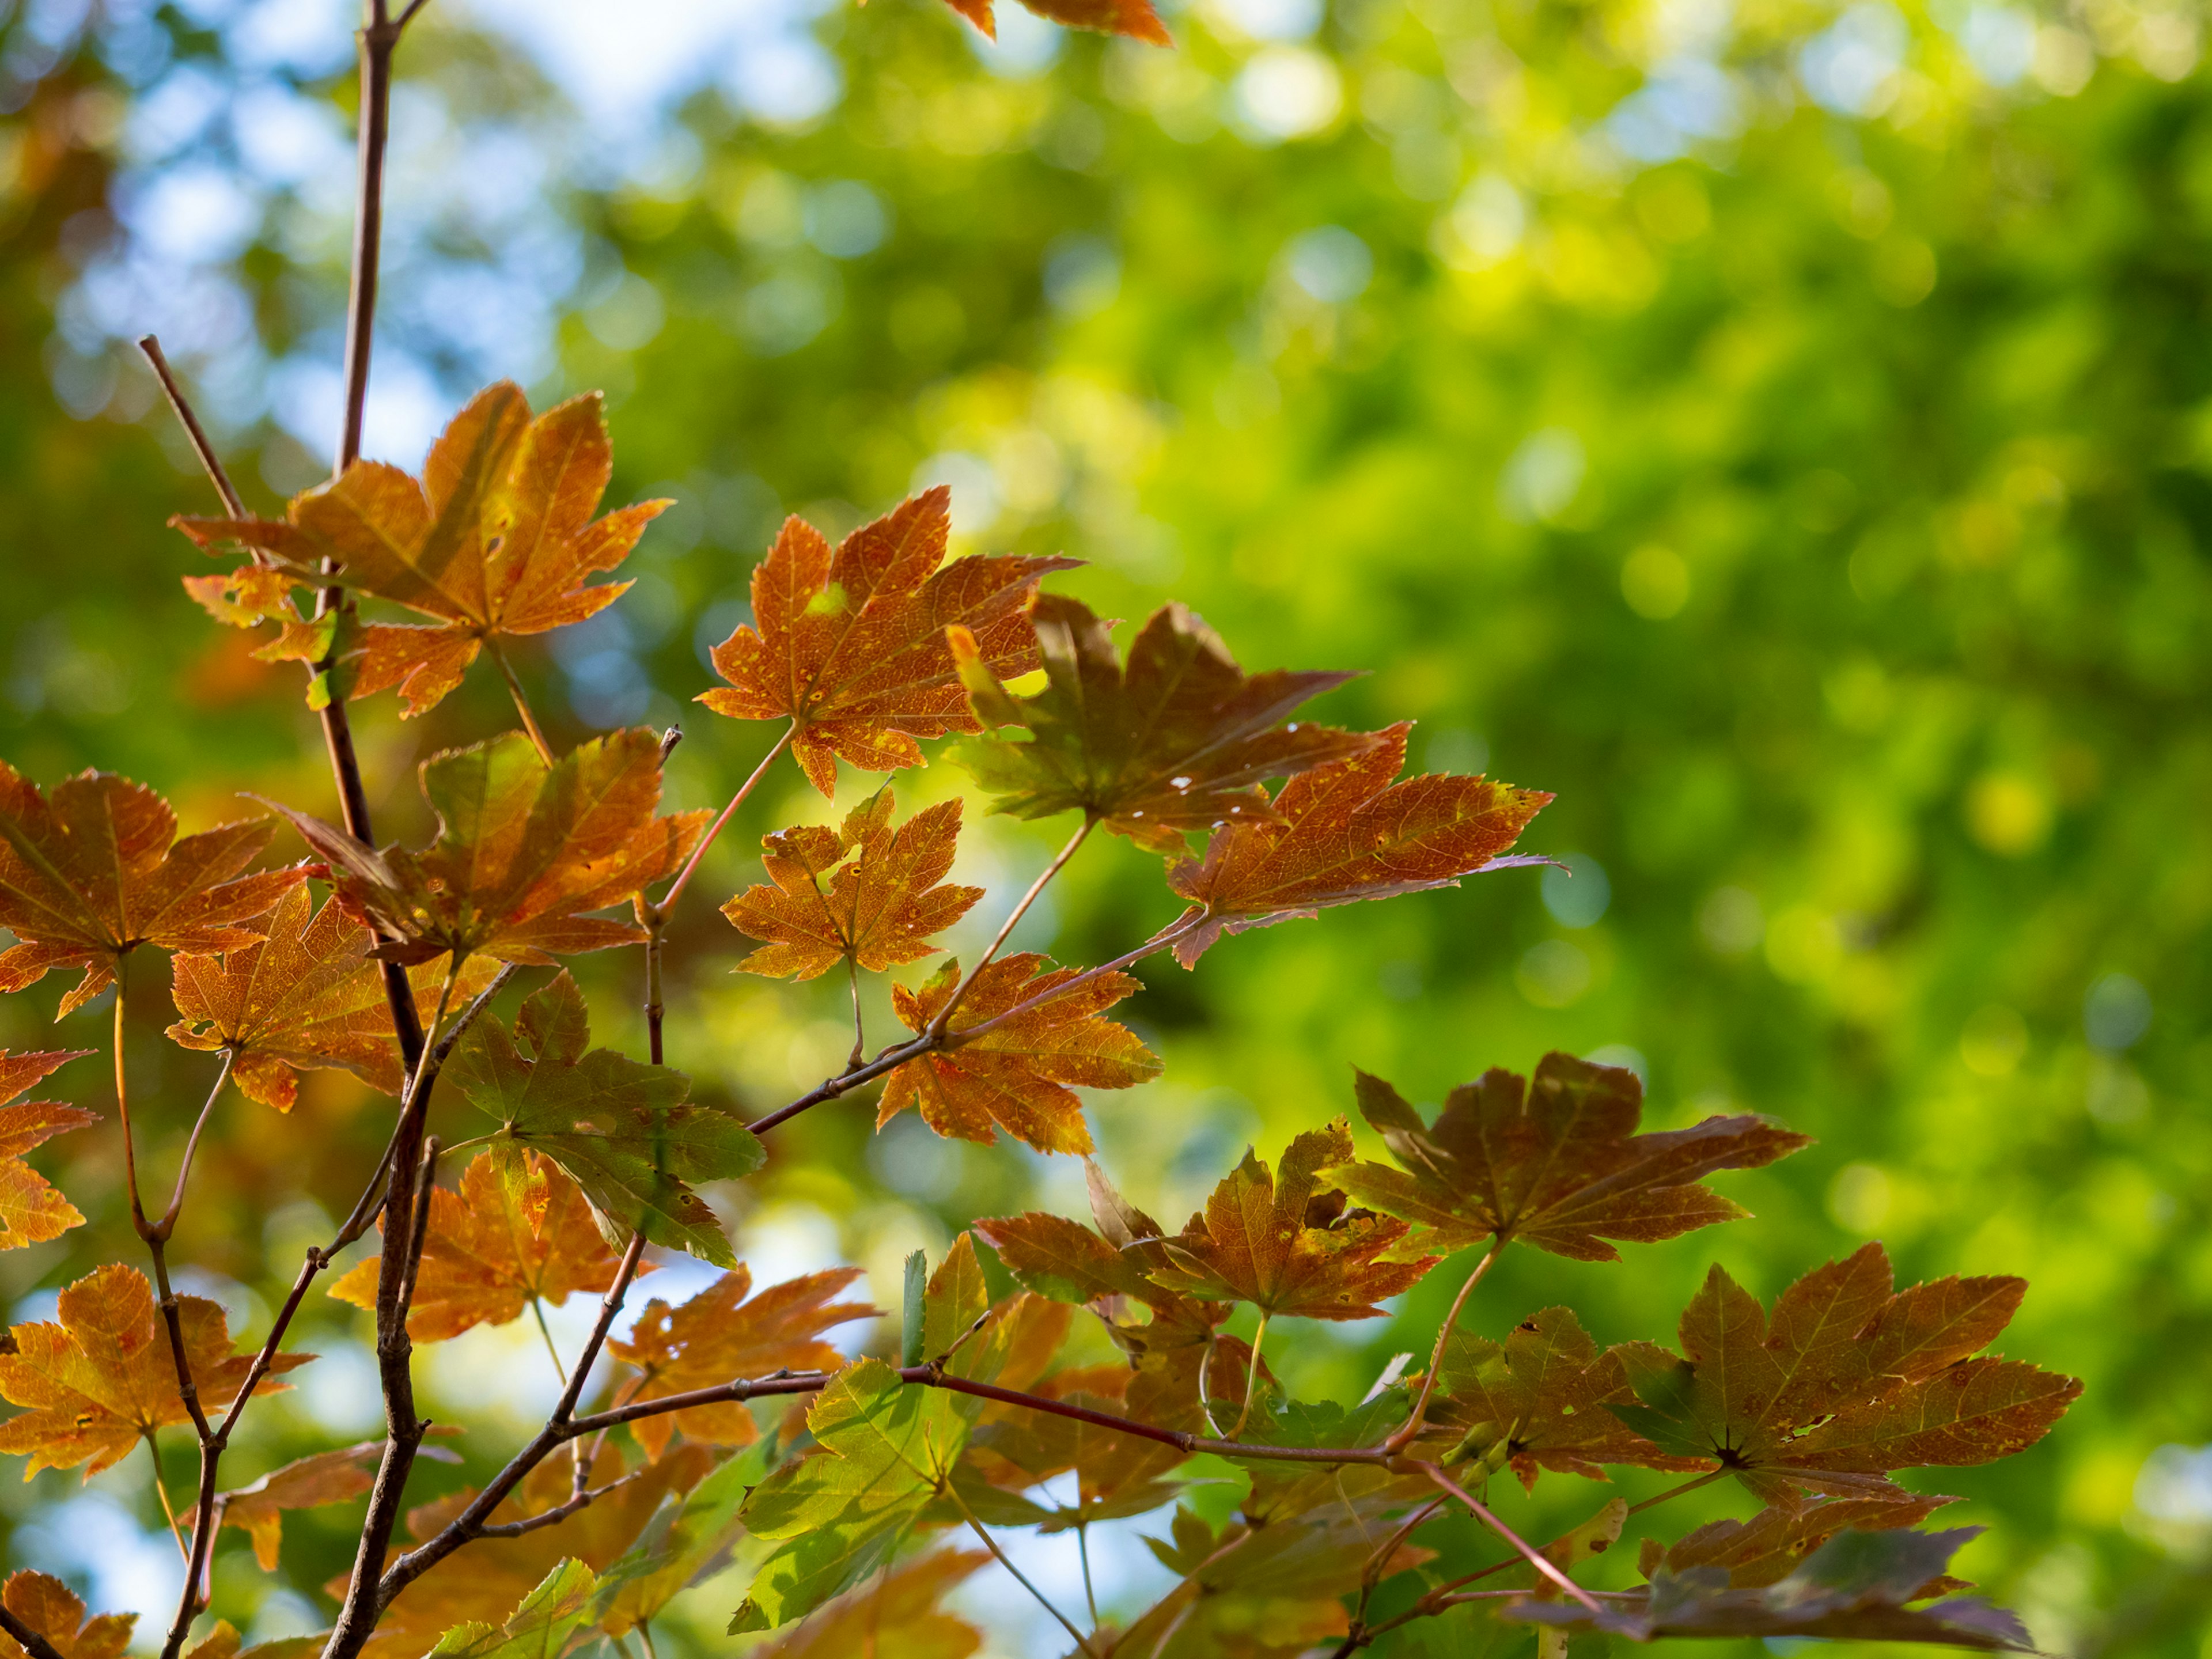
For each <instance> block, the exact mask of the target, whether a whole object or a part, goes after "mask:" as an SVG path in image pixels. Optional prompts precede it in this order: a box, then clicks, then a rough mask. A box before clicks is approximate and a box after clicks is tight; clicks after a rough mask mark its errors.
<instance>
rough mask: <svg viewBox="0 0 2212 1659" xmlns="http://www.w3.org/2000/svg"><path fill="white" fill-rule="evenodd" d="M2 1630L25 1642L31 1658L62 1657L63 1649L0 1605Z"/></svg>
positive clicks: (25, 1650) (24, 1644)
mask: <svg viewBox="0 0 2212 1659" xmlns="http://www.w3.org/2000/svg"><path fill="white" fill-rule="evenodd" d="M0 1630H4V1631H6V1632H8V1634H9V1635H10V1636H12V1637H14V1638H15V1639H16V1640H17V1641H18V1642H20V1643H21V1644H23V1651H24V1652H26V1653H27V1654H29V1655H30V1656H31V1659H62V1651H61V1650H60V1649H59V1648H58V1647H56V1646H55V1645H54V1644H52V1642H49V1641H48V1640H46V1638H45V1637H43V1636H41V1635H40V1634H39V1632H36V1631H34V1630H33V1629H32V1628H31V1627H30V1626H28V1625H27V1624H25V1623H24V1622H23V1621H22V1620H21V1619H18V1618H17V1617H16V1616H15V1613H12V1612H10V1611H9V1609H8V1608H6V1607H0Z"/></svg>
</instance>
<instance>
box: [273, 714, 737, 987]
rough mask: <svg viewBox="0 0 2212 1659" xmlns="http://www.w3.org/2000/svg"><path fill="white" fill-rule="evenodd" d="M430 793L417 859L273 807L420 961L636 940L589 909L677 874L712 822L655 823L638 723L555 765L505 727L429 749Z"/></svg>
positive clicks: (356, 906) (654, 791) (647, 750)
mask: <svg viewBox="0 0 2212 1659" xmlns="http://www.w3.org/2000/svg"><path fill="white" fill-rule="evenodd" d="M422 794H423V798H424V799H427V800H428V802H429V803H430V807H431V810H432V811H435V813H436V814H437V815H438V837H437V839H436V841H435V842H432V843H431V845H430V846H429V847H428V848H424V849H423V850H422V851H421V852H419V853H416V852H409V851H407V850H405V849H404V848H399V847H396V846H395V847H387V848H385V849H384V850H383V851H382V852H380V853H379V852H373V851H371V850H370V849H369V848H367V847H364V846H363V845H362V843H361V842H357V841H356V840H355V839H354V838H353V837H352V836H349V835H348V834H346V832H345V831H344V830H343V829H337V828H335V827H334V826H332V825H331V824H327V823H323V822H322V820H320V819H319V818H312V817H308V816H307V814H305V813H304V812H295V811H293V810H292V809H291V808H289V807H288V806H283V805H278V806H277V808H276V810H277V811H281V812H283V814H284V816H285V817H288V818H289V819H290V820H291V821H292V823H293V825H294V827H295V828H296V829H298V830H299V831H300V833H301V836H304V837H305V838H306V840H307V844H308V846H310V847H312V848H313V849H314V850H315V851H316V852H317V853H318V854H320V855H321V856H322V857H323V858H324V859H325V860H327V861H328V863H329V866H330V873H331V881H332V883H333V884H335V885H336V886H337V891H338V896H339V897H341V898H343V900H344V901H345V902H346V905H347V907H348V908H349V909H350V910H352V911H353V912H355V913H356V915H359V916H361V917H362V919H364V920H365V921H368V923H369V924H370V925H371V926H373V927H375V928H377V929H378V930H379V931H380V932H381V933H385V934H386V935H388V936H389V937H391V938H393V939H401V940H404V941H406V943H407V946H408V955H409V957H410V959H412V960H417V961H427V960H429V959H430V958H432V957H442V956H448V955H452V956H459V957H469V956H473V955H478V954H481V955H483V956H488V957H498V958H500V959H501V960H502V961H506V962H520V963H550V962H551V961H552V960H553V957H554V955H555V954H556V953H560V954H568V953H570V952H574V951H599V950H604V949H605V948H606V947H607V946H609V945H628V944H631V943H634V942H635V941H636V940H639V939H643V938H644V937H645V933H644V931H643V930H642V929H641V928H638V927H633V926H632V925H631V924H629V923H628V922H622V921H608V920H605V919H603V918H598V917H593V916H590V915H586V914H585V913H586V912H587V911H592V910H603V909H605V908H607V907H608V906H609V905H611V904H619V903H621V902H623V901H624V900H625V899H629V898H630V897H632V896H635V894H636V893H637V892H638V891H639V890H641V888H643V887H644V886H645V885H646V884H647V883H649V882H652V881H655V880H657V879H659V878H660V877H662V876H664V875H666V874H668V873H669V872H671V871H672V870H674V869H675V868H676V866H678V864H679V863H681V862H682V861H683V860H684V857H685V856H686V855H687V854H689V853H690V850H691V848H692V847H693V845H694V844H695V843H696V842H697V841H698V839H699V835H700V832H701V830H702V829H704V828H705V827H706V821H707V818H708V816H709V815H708V813H705V812H674V813H671V814H669V815H668V816H667V817H655V816H654V815H653V814H654V811H655V809H656V808H657V807H658V806H659V803H660V739H659V738H657V737H655V736H654V735H653V733H652V732H647V731H646V730H644V729H643V728H642V727H633V728H632V729H630V730H629V731H626V732H611V733H609V734H608V735H607V736H605V737H604V738H593V739H592V741H591V742H589V743H586V744H582V745H580V747H578V748H577V749H575V750H573V751H571V752H570V753H568V754H567V755H565V756H563V757H562V758H561V759H560V760H558V761H557V762H556V763H554V764H553V765H551V766H550V767H549V766H548V765H546V764H545V763H544V760H542V759H541V758H539V757H538V750H537V749H536V748H535V747H534V746H533V745H532V744H531V742H530V741H529V739H528V738H525V737H523V736H521V735H520V733H517V732H508V733H507V735H505V736H504V737H499V738H493V739H492V740H491V741H490V742H489V743H480V744H476V745H475V746H474V747H472V748H469V749H456V750H448V751H447V752H446V753H445V754H442V755H434V756H433V757H431V758H429V759H428V760H427V761H425V762H423V763H422ZM271 805H276V803H273V802H272V803H271ZM380 954H383V955H387V956H388V955H391V954H392V951H389V950H386V951H380Z"/></svg>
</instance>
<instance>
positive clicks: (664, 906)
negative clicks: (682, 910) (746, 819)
mask: <svg viewBox="0 0 2212 1659" xmlns="http://www.w3.org/2000/svg"><path fill="white" fill-rule="evenodd" d="M798 732H799V722H798V721H796V720H793V722H792V723H791V724H790V725H789V726H786V727H785V728H784V731H783V735H782V736H781V737H780V738H777V739H776V740H775V748H773V749H771V750H769V751H768V753H767V754H765V755H763V756H762V757H761V763H760V764H759V765H758V766H756V767H755V768H753V770H752V775H751V776H750V777H749V778H747V779H746V780H745V781H744V782H743V783H741V784H739V785H738V793H736V794H734V795H732V796H731V797H730V804H729V805H727V806H725V807H724V808H723V809H722V810H721V811H720V812H719V813H717V814H716V815H715V817H714V822H713V823H710V824H708V826H707V833H706V834H705V835H703V836H700V837H699V844H698V845H697V846H696V847H695V848H692V849H691V856H690V858H688V859H686V860H684V867H683V868H682V869H680V870H678V872H676V879H675V880H673V881H671V882H670V883H669V884H668V890H667V891H666V892H665V893H663V894H662V895H661V896H660V899H659V902H658V903H656V904H653V906H651V907H650V908H653V909H654V910H658V911H660V912H662V913H663V914H665V913H666V912H667V910H668V909H669V908H670V907H671V906H672V905H673V904H674V903H675V902H676V901H677V899H678V898H679V897H680V896H682V895H683V892H684V888H686V887H687V886H689V885H690V882H691V876H692V872H694V871H696V870H697V869H698V867H699V860H701V859H703V858H705V857H706V856H707V849H708V848H709V847H712V846H713V845H714V838H715V837H716V836H719V835H720V834H721V833H722V826H723V825H724V824H726V823H728V822H729V821H730V815H731V814H732V812H735V811H737V810H738V807H740V806H742V805H744V800H745V797H746V796H747V795H750V794H751V793H752V792H753V786H754V785H755V784H757V783H758V782H759V781H761V780H762V779H763V778H764V777H766V776H767V775H768V769H769V767H771V766H773V765H775V757H777V756H778V755H781V753H782V752H783V751H784V750H787V749H788V748H790V747H791V740H792V738H794V737H795V736H797V735H798Z"/></svg>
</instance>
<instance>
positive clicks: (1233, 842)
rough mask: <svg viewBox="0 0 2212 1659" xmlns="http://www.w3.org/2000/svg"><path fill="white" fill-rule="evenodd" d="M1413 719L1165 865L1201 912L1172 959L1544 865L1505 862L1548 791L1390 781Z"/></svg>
mask: <svg viewBox="0 0 2212 1659" xmlns="http://www.w3.org/2000/svg"><path fill="white" fill-rule="evenodd" d="M1412 729H1413V727H1412V725H1411V723H1410V722H1407V723H1402V724H1400V725H1397V726H1391V727H1389V729H1387V730H1385V731H1383V732H1376V733H1375V734H1374V735H1375V737H1376V738H1377V739H1378V741H1377V742H1376V744H1375V746H1374V747H1373V748H1371V749H1370V750H1366V751H1365V752H1364V753H1361V754H1355V755H1352V756H1351V757H1348V758H1346V759H1344V760H1340V761H1336V762H1334V763H1331V764H1329V765H1327V766H1318V767H1316V768H1315V769H1313V770H1311V771H1310V772H1305V773H1302V774H1300V775H1298V776H1297V777H1294V778H1292V779H1291V781H1289V782H1288V783H1286V784H1285V785H1284V786H1283V788H1282V793H1279V794H1278V795H1277V796H1276V797H1275V799H1274V800H1273V803H1272V805H1273V814H1274V815H1273V817H1268V818H1260V819H1240V820H1238V821H1237V822H1235V823H1231V824H1229V825H1228V826H1227V827H1226V828H1225V829H1221V830H1220V831H1218V833H1217V834H1216V835H1215V836H1213V838H1212V840H1211V841H1209V842H1207V843H1206V856H1205V858H1204V859H1203V860H1197V859H1183V860H1179V861H1177V862H1176V863H1175V864H1173V865H1171V866H1170V868H1169V870H1168V885H1169V886H1170V887H1171V888H1173V889H1174V890H1175V891H1176V894H1177V896H1180V897H1182V898H1186V899H1188V900H1189V901H1190V902H1192V903H1193V904H1194V905H1196V906H1198V907H1199V909H1200V914H1201V915H1202V917H1203V920H1202V921H1198V922H1197V923H1196V924H1195V925H1194V926H1193V927H1191V928H1190V931H1188V932H1187V933H1183V932H1179V933H1178V934H1177V937H1176V947H1175V953H1176V961H1178V962H1180V963H1182V965H1183V966H1184V967H1186V968H1190V967H1194V966H1195V965H1196V964H1197V962H1198V959H1199V957H1201V956H1203V955H1205V954H1206V951H1207V950H1208V949H1210V948H1211V947H1212V945H1215V944H1216V943H1217V942H1218V941H1219V940H1220V939H1221V938H1222V937H1223V936H1224V935H1225V934H1228V933H1243V932H1245V931H1247V930H1248V929H1250V928H1254V927H1272V926H1273V924H1275V923H1276V922H1279V921H1293V920H1297V919H1300V918H1305V917H1310V916H1313V915H1317V914H1318V913H1319V912H1321V911H1322V910H1324V909H1327V908H1329V907H1330V906H1332V905H1337V904H1352V903H1354V902H1358V900H1360V899H1380V898H1395V897H1396V896H1399V895H1401V894H1403V893H1418V892H1421V891H1424V890H1426V889H1429V888H1432V887H1455V886H1457V885H1458V884H1459V878H1461V877H1462V876H1465V875H1470V874H1473V873H1474V872H1476V871H1479V870H1502V869H1506V868H1510V867H1511V866H1516V865H1528V864H1541V863H1544V862H1546V860H1543V859H1541V858H1522V859H1508V858H1504V857H1502V856H1501V854H1504V852H1505V850H1506V849H1507V848H1510V847H1511V846H1512V845H1513V843H1514V842H1516V841H1517V840H1519V839H1520V836H1521V832H1522V830H1523V829H1527V828H1528V823H1529V820H1531V819H1532V818H1534V817H1535V816H1536V814H1537V813H1538V812H1539V811H1542V810H1543V808H1544V807H1545V806H1546V805H1548V804H1549V803H1550V801H1551V799H1552V797H1551V796H1549V795H1547V794H1544V793H1540V792H1539V791H1536V790H1533V789H1515V788H1513V787H1510V786H1509V785H1506V784H1502V783H1493V782H1492V781H1490V780H1489V779H1487V778H1464V777H1453V776H1449V775H1443V774H1438V773H1430V774H1426V775H1423V776H1420V777H1417V778H1408V779H1407V780H1406V781H1404V782H1402V783H1393V782H1391V780H1392V779H1393V778H1395V777H1396V776H1397V775H1398V769H1399V768H1401V766H1403V765H1404V764H1405V762H1406V734H1407V732H1409V731H1411V730H1412Z"/></svg>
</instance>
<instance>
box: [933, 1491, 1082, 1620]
mask: <svg viewBox="0 0 2212 1659" xmlns="http://www.w3.org/2000/svg"><path fill="white" fill-rule="evenodd" d="M944 1491H945V1496H946V1497H947V1498H951V1500H952V1506H953V1507H954V1508H955V1509H957V1510H959V1511H960V1518H961V1519H962V1520H963V1521H965V1522H967V1523H968V1525H969V1529H970V1530H972V1531H973V1532H974V1533H975V1536H976V1537H978V1538H980V1539H981V1540H982V1541H983V1547H984V1548H985V1549H987V1550H988V1551H990V1552H991V1553H992V1554H993V1555H994V1556H996V1557H998V1559H999V1565H1000V1566H1002V1567H1004V1568H1005V1569H1006V1571H1008V1572H1010V1573H1012V1574H1013V1576H1014V1582H1015V1583H1017V1584H1019V1585H1020V1586H1021V1587H1022V1588H1023V1589H1025V1590H1027V1591H1028V1592H1029V1593H1030V1595H1032V1596H1034V1597H1035V1598H1036V1604H1037V1605H1038V1606H1039V1607H1042V1608H1043V1609H1044V1610H1045V1611H1046V1612H1047V1613H1050V1614H1051V1615H1052V1616H1053V1617H1054V1619H1056V1620H1059V1621H1060V1628H1061V1629H1062V1630H1064V1631H1066V1632H1067V1633H1068V1634H1069V1635H1070V1636H1072V1637H1073V1638H1075V1650H1076V1651H1077V1652H1078V1653H1080V1654H1082V1655H1083V1656H1084V1659H1091V1642H1090V1638H1087V1637H1085V1635H1084V1633H1083V1632H1081V1631H1079V1630H1078V1629H1076V1627H1075V1626H1074V1623H1073V1621H1072V1620H1070V1619H1069V1618H1068V1616H1067V1615H1066V1613H1062V1612H1061V1611H1060V1609H1059V1608H1058V1607H1054V1606H1053V1604H1052V1603H1051V1601H1048V1599H1046V1596H1045V1593H1044V1592H1043V1591H1042V1590H1041V1589H1038V1588H1037V1587H1036V1585H1035V1584H1033V1583H1030V1577H1029V1575H1028V1574H1027V1573H1025V1572H1024V1571H1022V1570H1021V1569H1020V1568H1019V1567H1018V1566H1016V1565H1014V1564H1013V1563H1012V1561H1011V1560H1009V1559H1007V1557H1006V1551H1004V1550H1002V1549H1000V1547H999V1541H998V1540H997V1539H995V1538H994V1537H992V1536H991V1533H990V1529H989V1528H987V1527H986V1526H985V1525H984V1524H983V1523H982V1522H981V1521H978V1520H977V1519H976V1518H975V1511H974V1510H970V1509H969V1507H968V1504H967V1501H966V1500H965V1499H964V1498H962V1497H961V1496H960V1492H959V1489H958V1488H957V1486H954V1485H953V1484H952V1483H951V1481H950V1480H947V1481H946V1482H945V1486H944Z"/></svg>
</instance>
